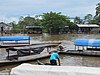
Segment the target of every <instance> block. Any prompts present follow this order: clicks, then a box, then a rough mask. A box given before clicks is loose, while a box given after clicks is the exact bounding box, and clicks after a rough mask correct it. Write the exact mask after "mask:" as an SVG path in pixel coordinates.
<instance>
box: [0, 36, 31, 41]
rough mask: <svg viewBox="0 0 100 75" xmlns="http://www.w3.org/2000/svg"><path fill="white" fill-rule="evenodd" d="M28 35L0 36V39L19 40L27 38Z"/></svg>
mask: <svg viewBox="0 0 100 75" xmlns="http://www.w3.org/2000/svg"><path fill="white" fill-rule="evenodd" d="M29 39H30V37H29V36H2V37H0V41H21V40H29Z"/></svg>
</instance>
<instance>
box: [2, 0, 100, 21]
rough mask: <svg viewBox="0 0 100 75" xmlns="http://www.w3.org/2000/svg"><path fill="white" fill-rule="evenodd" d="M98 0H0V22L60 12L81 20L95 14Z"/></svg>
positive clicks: (99, 0)
mask: <svg viewBox="0 0 100 75" xmlns="http://www.w3.org/2000/svg"><path fill="white" fill-rule="evenodd" d="M99 2H100V0H0V22H1V21H3V22H10V21H18V19H19V17H20V16H27V15H30V16H33V15H40V14H43V13H46V12H50V11H53V12H61V13H62V14H63V15H67V16H69V17H75V16H79V17H81V18H83V17H84V16H85V15H87V14H92V15H94V14H95V8H96V4H97V3H99Z"/></svg>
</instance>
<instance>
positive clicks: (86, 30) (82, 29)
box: [77, 24, 100, 33]
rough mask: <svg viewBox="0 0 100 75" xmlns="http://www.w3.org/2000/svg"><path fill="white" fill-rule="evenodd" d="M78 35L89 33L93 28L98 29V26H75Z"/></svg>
mask: <svg viewBox="0 0 100 75" xmlns="http://www.w3.org/2000/svg"><path fill="white" fill-rule="evenodd" d="M77 26H78V29H79V30H78V33H90V32H91V30H92V29H93V28H97V29H98V28H100V26H99V25H96V24H77Z"/></svg>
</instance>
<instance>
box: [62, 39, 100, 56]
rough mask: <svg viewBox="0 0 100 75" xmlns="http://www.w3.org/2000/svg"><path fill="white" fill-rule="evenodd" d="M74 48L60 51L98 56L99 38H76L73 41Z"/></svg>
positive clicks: (99, 49) (99, 54)
mask: <svg viewBox="0 0 100 75" xmlns="http://www.w3.org/2000/svg"><path fill="white" fill-rule="evenodd" d="M74 45H75V49H73V50H66V51H62V52H61V53H66V54H72V55H85V56H86V55H87V56H100V40H99V39H76V40H75V41H74Z"/></svg>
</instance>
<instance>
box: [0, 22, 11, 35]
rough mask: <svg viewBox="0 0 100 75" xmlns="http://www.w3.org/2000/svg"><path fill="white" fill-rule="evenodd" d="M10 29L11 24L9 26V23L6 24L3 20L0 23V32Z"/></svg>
mask: <svg viewBox="0 0 100 75" xmlns="http://www.w3.org/2000/svg"><path fill="white" fill-rule="evenodd" d="M11 29H12V26H10V25H8V24H6V23H4V22H1V23H0V32H1V34H3V33H8V32H9V31H10V30H11Z"/></svg>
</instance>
